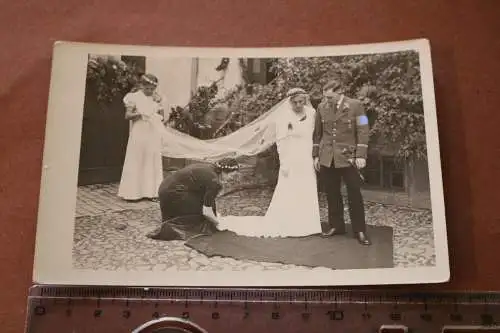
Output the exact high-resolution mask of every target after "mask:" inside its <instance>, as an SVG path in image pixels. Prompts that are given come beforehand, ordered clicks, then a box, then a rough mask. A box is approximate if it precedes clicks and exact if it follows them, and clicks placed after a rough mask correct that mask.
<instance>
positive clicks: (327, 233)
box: [321, 228, 346, 237]
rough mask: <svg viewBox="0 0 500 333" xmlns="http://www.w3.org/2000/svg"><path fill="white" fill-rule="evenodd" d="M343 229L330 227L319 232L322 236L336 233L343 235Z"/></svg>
mask: <svg viewBox="0 0 500 333" xmlns="http://www.w3.org/2000/svg"><path fill="white" fill-rule="evenodd" d="M345 233H346V232H345V230H341V229H337V228H330V230H328V231H327V232H323V233H321V236H322V237H332V236H336V235H345Z"/></svg>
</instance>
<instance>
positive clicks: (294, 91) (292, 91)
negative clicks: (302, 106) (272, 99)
mask: <svg viewBox="0 0 500 333" xmlns="http://www.w3.org/2000/svg"><path fill="white" fill-rule="evenodd" d="M298 95H307V92H306V91H305V90H304V89H302V88H292V89H290V90H288V92H287V93H286V97H288V98H292V97H294V96H298Z"/></svg>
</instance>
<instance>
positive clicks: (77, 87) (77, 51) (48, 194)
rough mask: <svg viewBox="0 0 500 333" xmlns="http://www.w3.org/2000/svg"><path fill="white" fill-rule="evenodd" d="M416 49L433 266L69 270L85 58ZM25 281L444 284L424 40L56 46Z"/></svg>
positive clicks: (442, 225) (439, 189)
mask: <svg viewBox="0 0 500 333" xmlns="http://www.w3.org/2000/svg"><path fill="white" fill-rule="evenodd" d="M409 50H413V51H417V52H418V53H419V58H420V73H421V80H422V95H423V106H424V116H425V131H426V144H427V156H428V168H429V180H430V193H431V208H432V221H433V235H434V245H435V256H436V263H435V266H433V267H416V268H380V269H353V270H329V269H312V270H311V269H304V270H303V271H301V270H293V272H291V271H255V272H254V271H243V272H238V271H213V272H211V271H176V270H172V269H170V270H161V271H127V270H116V271H107V270H82V269H74V268H73V262H72V260H73V259H72V252H73V251H72V250H73V233H74V224H75V208H76V200H77V178H78V172H79V158H80V156H79V155H80V141H81V132H82V118H83V104H84V103H83V102H84V94H85V80H86V75H87V62H88V56H89V54H101V55H129V56H146V57H205V58H210V57H222V56H224V57H248V58H274V57H319V56H336V55H355V54H369V53H387V52H398V51H409ZM34 259H35V260H34V268H33V280H34V283H37V284H54V285H121V286H165V287H167V286H215V287H218V286H220V287H231V286H232V287H241V286H243V287H278V286H280V287H286V286H289V287H294V286H353V285H388V284H422V283H442V282H447V281H449V279H450V265H449V253H448V241H447V232H446V218H445V204H444V194H443V183H442V172H441V158H440V146H439V136H438V126H437V117H436V103H435V95H434V83H433V70H432V61H431V51H430V42H429V40H427V39H414V40H406V41H398V42H383V43H372V44H358V45H341V46H306V47H271V48H262V47H260V48H207V47H203V48H196V47H162V46H137V45H113V44H93V43H79V42H62V41H60V42H56V43H55V45H54V51H53V59H52V74H51V82H50V92H49V102H48V112H47V121H46V133H45V143H44V154H43V164H42V177H41V187H40V199H39V211H38V222H37V235H36V245H35V258H34Z"/></svg>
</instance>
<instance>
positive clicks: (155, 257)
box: [73, 185, 435, 270]
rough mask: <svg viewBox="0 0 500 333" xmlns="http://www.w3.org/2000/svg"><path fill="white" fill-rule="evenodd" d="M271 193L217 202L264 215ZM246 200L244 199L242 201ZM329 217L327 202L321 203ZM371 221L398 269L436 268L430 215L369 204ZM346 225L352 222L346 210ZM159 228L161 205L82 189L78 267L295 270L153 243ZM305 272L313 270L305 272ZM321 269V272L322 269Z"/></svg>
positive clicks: (103, 189)
mask: <svg viewBox="0 0 500 333" xmlns="http://www.w3.org/2000/svg"><path fill="white" fill-rule="evenodd" d="M271 195H272V192H271V191H270V190H262V189H261V190H245V191H244V192H237V193H234V194H232V195H228V196H226V197H223V198H221V199H219V202H218V209H219V211H220V213H221V214H222V215H227V214H233V215H235V214H238V215H262V214H264V212H265V209H266V207H267V206H268V204H269V201H270V199H271ZM242 198H244V200H242ZM320 203H321V215H322V218H323V219H325V218H326V214H327V210H326V202H325V200H324V198H321V199H320ZM366 209H367V211H366V213H367V222H368V223H369V224H372V225H385V226H391V227H393V228H394V264H395V266H396V267H415V266H422V265H424V266H428V265H434V263H435V257H434V247H433V233H432V220H431V214H430V211H428V210H410V209H405V208H401V207H396V206H384V205H381V204H373V203H367V204H366ZM346 220H347V221H348V220H349V219H348V216H347V211H346ZM159 225H160V214H159V206H158V204H157V203H154V202H150V201H143V202H138V203H127V202H123V201H121V200H120V199H118V198H116V186H115V185H101V186H93V187H84V188H80V189H79V193H78V206H77V212H76V223H75V234H74V248H73V256H74V266H75V268H84V269H106V270H115V269H127V270H153V269H154V270H169V269H177V270H193V269H196V270H227V269H230V270H253V269H259V270H273V269H280V270H283V269H287V270H288V269H293V268H294V267H295V266H294V265H283V264H275V263H260V262H253V261H240V260H235V259H231V258H221V257H215V258H208V257H206V256H204V255H203V254H200V253H198V252H196V251H194V250H192V249H190V248H188V247H186V246H184V244H183V242H182V241H173V242H161V241H154V240H151V239H149V238H147V237H146V235H147V234H148V233H149V232H150V231H153V230H154V229H156V228H157V227H158V226H159ZM301 269H310V268H305V267H301ZM318 269H321V268H318Z"/></svg>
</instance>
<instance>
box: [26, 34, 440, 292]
mask: <svg viewBox="0 0 500 333" xmlns="http://www.w3.org/2000/svg"><path fill="white" fill-rule="evenodd" d="M436 112H437V110H436V106H435V101H434V86H433V74H432V61H431V54H430V45H429V42H428V41H427V40H425V39H419V40H409V41H401V42H392V43H379V44H366V45H362V44H361V45H344V46H328V47H327V46H322V47H288V48H285V47H283V48H194V47H193V48H181V47H159V46H157V47H153V46H131V45H130V46H127V45H111V44H87V43H72V42H58V43H56V44H55V47H54V54H53V63H52V77H51V88H50V94H49V104H48V113H47V125H46V140H45V151H44V160H43V174H42V188H41V195H40V206H39V218H38V227H37V243H36V256H35V269H34V276H35V278H34V280H35V282H38V283H55V284H87V285H89V284H114V285H143V286H147V285H165V286H171V285H177V286H179V285H184V286H201V285H211V286H214V285H217V286H304V285H306V286H316V285H318V286H324V285H330V286H335V285H338V286H340V285H377V284H408V283H435V282H446V281H448V279H449V259H448V245H447V238H446V218H445V210H444V196H443V188H442V178H441V162H440V151H439V137H438V128H437V120H436Z"/></svg>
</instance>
